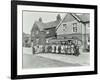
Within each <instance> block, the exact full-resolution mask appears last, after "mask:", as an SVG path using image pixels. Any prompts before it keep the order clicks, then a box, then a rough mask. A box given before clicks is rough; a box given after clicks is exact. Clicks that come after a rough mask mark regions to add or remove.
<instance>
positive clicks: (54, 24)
mask: <svg viewBox="0 0 100 80" xmlns="http://www.w3.org/2000/svg"><path fill="white" fill-rule="evenodd" d="M59 22H60V21H58V20H56V21H52V22H48V23H43V22H39V21H36V22H35V23H34V24H36V25H37V26H38V27H39V29H40V30H41V31H42V30H44V29H48V28H52V27H57V25H58V24H59ZM33 27H34V26H33Z"/></svg>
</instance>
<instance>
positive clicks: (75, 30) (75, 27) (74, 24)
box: [73, 23, 77, 32]
mask: <svg viewBox="0 0 100 80" xmlns="http://www.w3.org/2000/svg"><path fill="white" fill-rule="evenodd" d="M73 32H77V23H73Z"/></svg>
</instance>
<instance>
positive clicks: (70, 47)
mask: <svg viewBox="0 0 100 80" xmlns="http://www.w3.org/2000/svg"><path fill="white" fill-rule="evenodd" d="M32 49H33V54H37V53H56V54H67V55H75V56H78V55H79V54H80V52H79V47H78V46H77V45H75V44H74V43H72V42H70V43H67V44H61V45H59V44H58V45H54V44H53V45H36V46H33V47H32Z"/></svg>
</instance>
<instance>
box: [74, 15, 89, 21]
mask: <svg viewBox="0 0 100 80" xmlns="http://www.w3.org/2000/svg"><path fill="white" fill-rule="evenodd" d="M76 16H77V17H78V18H79V19H80V21H82V22H88V21H90V15H89V14H85V13H84V14H82V15H76Z"/></svg>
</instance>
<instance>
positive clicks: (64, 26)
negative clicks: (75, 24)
mask: <svg viewBox="0 0 100 80" xmlns="http://www.w3.org/2000/svg"><path fill="white" fill-rule="evenodd" d="M66 29H67V24H65V23H64V24H63V31H66Z"/></svg>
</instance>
